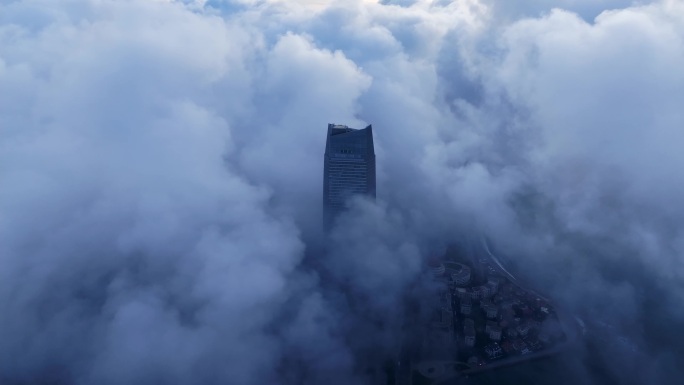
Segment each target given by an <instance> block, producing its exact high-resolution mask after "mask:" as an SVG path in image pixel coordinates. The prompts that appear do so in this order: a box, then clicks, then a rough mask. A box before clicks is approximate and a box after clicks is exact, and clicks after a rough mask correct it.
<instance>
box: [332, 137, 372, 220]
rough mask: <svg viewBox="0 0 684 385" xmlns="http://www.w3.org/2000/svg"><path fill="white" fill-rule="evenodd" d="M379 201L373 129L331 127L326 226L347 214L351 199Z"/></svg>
mask: <svg viewBox="0 0 684 385" xmlns="http://www.w3.org/2000/svg"><path fill="white" fill-rule="evenodd" d="M355 194H360V195H366V196H370V197H372V198H373V199H375V150H374V148H373V127H372V126H371V125H368V127H366V128H364V129H361V130H359V129H354V128H349V127H347V126H343V125H340V124H328V137H327V140H326V143H325V161H324V166H323V215H324V221H325V223H326V225H329V224H330V223H331V221H332V220H333V218H334V217H335V216H336V215H337V214H338V213H340V212H341V211H342V210H344V207H345V203H346V201H347V199H348V198H349V197H350V196H351V195H355Z"/></svg>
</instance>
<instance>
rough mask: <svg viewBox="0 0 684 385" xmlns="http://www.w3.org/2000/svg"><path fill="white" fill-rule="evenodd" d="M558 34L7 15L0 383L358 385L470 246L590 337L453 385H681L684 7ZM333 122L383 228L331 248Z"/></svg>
mask: <svg viewBox="0 0 684 385" xmlns="http://www.w3.org/2000/svg"><path fill="white" fill-rule="evenodd" d="M314 3H316V4H314ZM554 6H555V7H556V8H558V9H555V10H551V8H552V7H550V6H548V5H547V3H546V2H544V3H543V4H542V2H536V3H535V2H526V3H525V4H517V3H516V2H503V1H496V2H495V1H481V2H478V1H475V0H470V1H455V2H430V1H413V2H389V1H388V2H380V3H378V2H367V1H366V2H363V1H349V2H346V1H345V2H324V1H323V2H313V1H312V2H308V3H307V2H288V1H248V0H245V1H210V2H202V1H126V2H119V1H87V0H73V1H64V2H50V1H40V0H33V1H28V0H27V1H14V2H5V3H3V4H2V5H0V47H2V49H1V50H0V135H1V136H2V140H1V141H0V180H1V181H2V187H0V266H1V268H0V309H2V312H1V313H0V382H2V383H10V384H12V383H58V384H62V383H63V384H92V383H102V384H124V383H126V384H137V383H140V384H147V383H165V384H171V383H178V384H189V383H202V384H211V383H235V384H252V383H253V384H262V383H283V384H289V383H293V384H294V383H297V384H299V383H311V384H318V383H340V384H349V383H364V382H373V381H375V380H377V378H378V376H379V375H375V377H374V375H373V374H371V373H369V372H368V371H367V369H368V368H369V367H372V366H374V365H377V364H378V363H382V362H383V360H386V359H388V358H392V357H393V355H394V354H396V351H397V349H398V346H399V344H400V340H399V338H398V337H397V336H398V335H401V334H402V332H403V331H405V330H406V329H407V328H410V327H412V326H411V325H412V324H411V322H414V321H415V320H411V317H408V316H407V312H408V310H407V308H406V304H407V301H410V300H411V299H413V300H416V299H418V300H422V301H429V299H428V298H429V296H427V295H426V294H425V293H426V292H429V290H430V289H429V288H428V287H424V286H423V285H422V283H421V279H420V277H421V271H422V270H423V265H424V262H423V261H424V260H425V258H426V257H428V256H430V255H434V254H438V253H439V252H441V251H443V250H444V249H445V247H446V246H447V245H448V244H450V243H454V242H462V243H463V242H464V243H468V242H471V243H477V242H479V237H480V235H481V234H486V235H487V236H488V237H489V238H490V239H492V241H493V244H495V245H496V247H497V250H498V252H499V253H501V254H502V255H504V256H505V258H507V259H508V263H510V264H511V266H512V268H513V269H515V270H516V272H517V273H518V274H519V275H521V276H522V277H523V278H524V279H525V280H527V281H528V282H530V285H533V286H536V287H538V288H541V289H542V290H544V291H545V292H548V293H549V294H550V295H551V296H553V298H554V299H555V300H557V301H559V302H560V303H562V304H564V306H566V307H567V308H568V309H569V310H570V311H572V312H575V313H577V314H579V315H580V316H582V317H583V318H585V319H588V320H592V321H595V322H594V323H595V324H596V325H595V326H594V327H595V328H597V329H596V330H598V332H597V333H599V334H601V335H602V336H604V337H605V338H604V339H594V340H592V341H590V342H589V343H588V345H587V346H583V345H582V346H579V347H578V348H577V349H578V351H577V352H572V354H570V355H568V356H562V357H560V358H558V359H557V360H555V361H552V362H547V363H546V364H533V365H531V366H522V367H520V368H517V369H511V370H509V371H508V372H506V371H504V372H500V373H499V374H497V373H492V374H491V375H489V377H486V376H485V377H481V378H479V379H477V378H476V379H473V380H472V381H473V382H475V383H478V382H479V383H487V381H490V380H491V381H497V382H498V383H501V382H502V381H506V380H508V381H510V383H516V382H518V383H519V382H528V383H557V382H556V380H557V378H554V375H555V374H556V373H565V374H564V375H563V378H564V379H567V381H568V383H577V382H578V381H579V382H582V383H597V384H598V383H640V384H641V383H654V384H664V383H678V381H677V378H678V377H677V376H681V375H682V373H681V370H680V368H681V364H682V361H683V360H684V352H682V350H681V346H684V341H682V338H681V337H680V336H679V333H678V330H680V329H681V327H682V326H683V325H684V314H683V313H682V311H681V310H680V309H681V305H682V302H681V298H680V297H679V296H678V294H677V293H679V291H680V290H681V289H682V286H683V282H684V281H683V275H684V270H683V269H684V268H683V266H684V265H683V264H682V262H681V255H682V252H683V251H684V234H683V233H682V229H683V228H684V215H683V214H682V213H684V207H682V206H683V204H682V201H681V199H680V197H681V196H682V193H683V192H684V191H682V190H683V189H684V179H682V177H681V175H680V174H681V173H679V172H678V171H679V168H680V167H679V166H680V165H681V164H683V163H684V159H682V155H681V151H678V145H679V143H681V142H682V139H684V138H682V133H681V130H680V129H679V127H681V125H682V121H683V120H684V117H683V116H682V113H681V105H682V102H684V100H682V99H683V98H684V93H682V89H684V87H682V86H684V84H682V82H684V71H683V70H682V69H681V68H680V67H681V66H680V65H679V63H681V62H683V61H684V60H683V59H684V43H683V42H684V19H683V17H682V15H684V8H683V7H682V5H681V4H680V3H679V2H677V1H660V2H653V3H648V4H647V3H643V4H642V3H640V4H632V3H631V2H624V1H607V2H596V1H593V2H589V1H586V2H582V1H580V2H569V1H568V2H558V3H556V4H555V5H554ZM328 122H338V123H346V124H349V125H351V126H361V125H363V124H366V123H372V124H373V126H374V128H375V132H376V137H375V144H376V153H377V160H378V202H377V203H371V202H366V201H363V200H359V201H355V202H353V204H352V208H351V210H350V212H349V213H348V214H347V215H346V216H344V217H343V218H341V220H340V222H339V223H338V226H337V227H336V228H335V230H334V231H333V232H332V233H331V234H330V235H324V234H322V231H321V229H320V221H319V219H320V217H321V197H320V194H321V178H322V161H321V160H322V156H323V150H324V140H325V139H324V127H325V125H326V124H327V123H328ZM417 317H418V318H420V314H418V315H417ZM597 341H598V342H597ZM544 365H545V366H544ZM549 368H551V369H549ZM374 378H375V380H374ZM679 378H680V377H679Z"/></svg>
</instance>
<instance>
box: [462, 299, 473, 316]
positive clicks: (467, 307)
mask: <svg viewBox="0 0 684 385" xmlns="http://www.w3.org/2000/svg"><path fill="white" fill-rule="evenodd" d="M472 306H473V305H472V303H471V302H470V299H469V298H463V299H462V300H461V314H463V315H469V314H470V311H471V310H472Z"/></svg>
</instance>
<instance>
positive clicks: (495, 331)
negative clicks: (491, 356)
mask: <svg viewBox="0 0 684 385" xmlns="http://www.w3.org/2000/svg"><path fill="white" fill-rule="evenodd" d="M489 338H490V339H492V340H494V341H500V340H501V327H500V326H493V327H491V328H489Z"/></svg>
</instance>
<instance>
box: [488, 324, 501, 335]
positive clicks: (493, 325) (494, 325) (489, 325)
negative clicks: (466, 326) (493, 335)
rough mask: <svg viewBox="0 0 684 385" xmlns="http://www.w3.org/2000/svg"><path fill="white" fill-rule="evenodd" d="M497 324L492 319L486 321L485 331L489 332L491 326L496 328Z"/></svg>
mask: <svg viewBox="0 0 684 385" xmlns="http://www.w3.org/2000/svg"><path fill="white" fill-rule="evenodd" d="M498 327H499V325H498V324H497V323H496V322H494V321H487V323H486V324H485V333H487V334H489V332H490V331H491V330H492V328H498Z"/></svg>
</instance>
